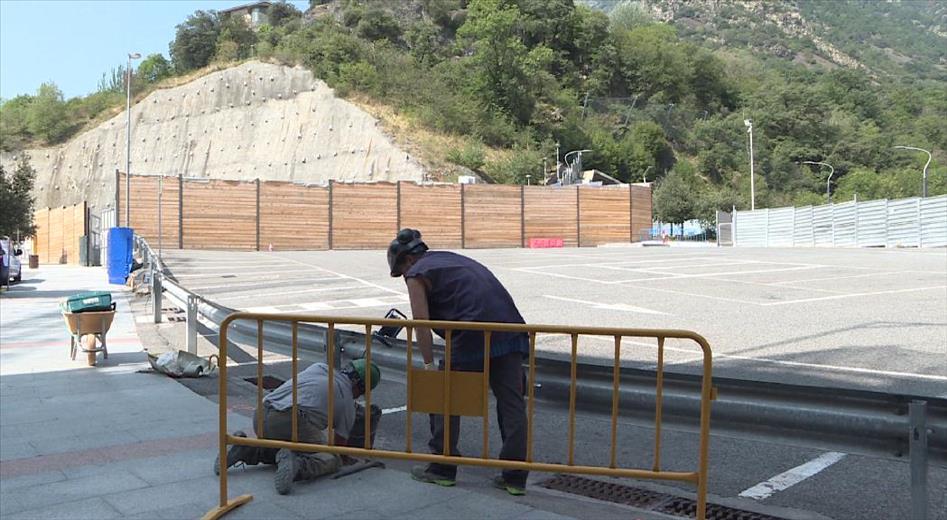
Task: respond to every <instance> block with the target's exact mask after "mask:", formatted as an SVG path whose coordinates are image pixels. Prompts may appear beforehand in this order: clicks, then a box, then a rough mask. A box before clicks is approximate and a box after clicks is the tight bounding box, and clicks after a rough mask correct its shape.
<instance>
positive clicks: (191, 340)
mask: <svg viewBox="0 0 947 520" xmlns="http://www.w3.org/2000/svg"><path fill="white" fill-rule="evenodd" d="M186 344H187V351H188V352H189V353H191V354H197V297H196V296H194V295H193V294H189V295H188V296H187V341H186Z"/></svg>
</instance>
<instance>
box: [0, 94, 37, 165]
mask: <svg viewBox="0 0 947 520" xmlns="http://www.w3.org/2000/svg"><path fill="white" fill-rule="evenodd" d="M32 104H33V96H29V95H20V96H17V97H15V98H13V99H10V100H7V101H4V102H2V103H0V150H2V151H4V152H10V151H13V150H17V149H20V148H22V147H23V146H24V145H25V144H26V143H27V141H29V139H30V138H31V137H32V135H31V134H30V131H29V113H30V105H32Z"/></svg>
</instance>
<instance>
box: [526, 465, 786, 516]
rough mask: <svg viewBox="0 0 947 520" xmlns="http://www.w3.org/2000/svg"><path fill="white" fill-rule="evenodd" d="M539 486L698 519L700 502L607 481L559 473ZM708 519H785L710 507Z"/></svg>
mask: <svg viewBox="0 0 947 520" xmlns="http://www.w3.org/2000/svg"><path fill="white" fill-rule="evenodd" d="M540 485H541V486H542V487H544V488H547V489H553V490H556V491H562V492H565V493H571V494H573V495H580V496H584V497H589V498H594V499H596V500H603V501H606V502H612V503H615V504H622V505H627V506H632V507H637V508H639V509H645V510H648V511H654V512H656V513H664V514H667V515H672V516H679V517H682V518H696V517H697V502H695V501H693V500H690V499H688V498H681V497H677V496H674V495H669V494H667V493H658V492H656V491H650V490H647V489H642V488H638V487H634V486H626V485H624V484H616V483H614V482H604V481H601V480H594V479H590V478H585V477H579V476H576V475H563V474H559V475H556V476H554V477H553V478H551V479H548V480H545V481H543V482H542V483H540ZM707 519H708V520H782V519H780V518H779V517H775V516H770V515H765V514H762V513H754V512H752V511H743V510H741V509H734V508H732V507H726V506H721V505H718V504H707Z"/></svg>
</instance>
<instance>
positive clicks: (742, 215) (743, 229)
mask: <svg viewBox="0 0 947 520" xmlns="http://www.w3.org/2000/svg"><path fill="white" fill-rule="evenodd" d="M737 214H738V216H734V222H735V224H736V225H734V230H733V232H734V234H735V238H736V240H735V241H734V245H737V246H742V247H766V211H745V212H737Z"/></svg>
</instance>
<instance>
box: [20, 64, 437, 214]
mask: <svg viewBox="0 0 947 520" xmlns="http://www.w3.org/2000/svg"><path fill="white" fill-rule="evenodd" d="M131 117H132V134H131V172H132V173H133V174H159V173H160V174H165V175H184V176H185V177H200V178H214V179H230V180H252V179H256V178H259V179H263V180H282V181H293V182H300V183H325V182H328V180H330V179H334V180H339V181H361V182H370V181H395V180H414V181H420V180H422V176H423V168H422V166H421V165H420V163H419V162H418V161H416V160H414V158H412V157H410V156H408V154H407V153H406V152H404V151H403V150H401V149H399V148H398V147H397V146H395V145H394V144H393V142H392V140H391V139H390V138H389V136H387V135H385V134H384V132H383V131H382V129H381V128H380V127H379V124H378V121H377V120H376V119H375V118H373V117H372V116H371V115H369V114H368V113H366V112H364V111H363V110H361V109H359V108H358V107H356V106H355V105H353V104H351V103H349V102H347V101H344V100H341V99H339V98H336V97H335V96H334V94H333V91H332V89H330V88H329V87H328V86H326V84H325V83H323V82H322V81H319V80H317V79H315V78H313V76H312V74H311V73H310V72H309V71H306V70H304V69H302V68H291V67H284V66H279V65H271V64H266V63H261V62H249V63H245V64H243V65H240V66H237V67H233V68H230V69H227V70H224V71H220V72H215V73H213V74H210V75H207V76H204V77H202V78H199V79H197V80H195V81H193V82H191V83H188V84H186V85H182V86H180V87H175V88H171V89H165V90H159V91H156V92H153V93H152V94H150V95H149V96H147V97H146V98H144V99H143V100H141V101H139V102H138V103H137V104H135V105H133V106H132V110H131ZM125 137H126V115H125V112H124V111H123V112H122V113H121V114H120V115H117V116H115V117H113V118H112V119H110V120H108V121H106V122H104V123H102V124H101V125H99V126H98V127H97V128H94V129H92V130H89V131H87V132H84V133H82V134H80V135H79V136H77V137H76V138H74V139H72V140H71V141H69V142H68V143H65V144H63V145H60V146H57V147H53V148H41V149H34V150H28V151H27V153H28V154H29V155H30V157H31V163H32V164H33V167H34V168H35V169H36V171H37V179H36V191H35V195H36V206H37V207H40V208H42V207H46V206H49V207H58V206H61V205H67V204H73V203H75V202H79V201H81V200H86V201H88V202H89V204H90V206H92V207H94V208H97V209H102V208H106V207H108V206H109V205H110V204H114V195H115V170H116V169H119V170H122V171H124V170H125ZM15 158H16V156H15V155H13V154H5V155H4V156H3V157H2V161H3V164H4V167H5V168H6V167H8V166H11V163H12V162H13V161H14V160H15Z"/></svg>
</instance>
